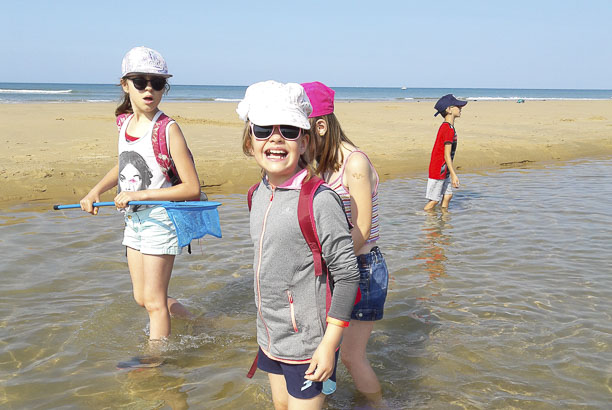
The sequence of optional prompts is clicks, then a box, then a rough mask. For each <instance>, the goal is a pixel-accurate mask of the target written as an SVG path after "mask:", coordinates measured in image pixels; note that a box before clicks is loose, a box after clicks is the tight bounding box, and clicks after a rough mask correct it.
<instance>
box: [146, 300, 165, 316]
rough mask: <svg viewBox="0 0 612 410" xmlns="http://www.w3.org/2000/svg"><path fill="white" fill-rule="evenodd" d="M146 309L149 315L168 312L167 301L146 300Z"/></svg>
mask: <svg viewBox="0 0 612 410" xmlns="http://www.w3.org/2000/svg"><path fill="white" fill-rule="evenodd" d="M143 306H144V308H145V309H147V312H149V313H156V312H161V311H168V305H167V302H166V299H164V300H158V298H152V299H146V300H144V304H143Z"/></svg>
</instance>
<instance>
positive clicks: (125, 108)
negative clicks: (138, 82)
mask: <svg viewBox="0 0 612 410" xmlns="http://www.w3.org/2000/svg"><path fill="white" fill-rule="evenodd" d="M127 79H128V77H122V78H121V80H119V84H117V85H118V86H120V87H122V86H123V85H125V84H126V81H127ZM122 90H123V88H122ZM169 91H170V84H168V81H167V80H166V86H165V87H164V95H166V94H168V92H169ZM133 113H134V109H132V101H130V95H129V94H128V93H126V92H125V91H123V96H122V97H121V102H120V103H119V105H118V106H117V108H115V117H118V116H119V115H121V114H133Z"/></svg>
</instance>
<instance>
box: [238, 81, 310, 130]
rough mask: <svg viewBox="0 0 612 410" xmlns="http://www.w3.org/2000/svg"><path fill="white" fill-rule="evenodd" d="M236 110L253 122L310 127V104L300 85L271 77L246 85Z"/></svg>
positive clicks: (242, 118) (262, 124) (242, 117)
mask: <svg viewBox="0 0 612 410" xmlns="http://www.w3.org/2000/svg"><path fill="white" fill-rule="evenodd" d="M236 112H237V113H238V115H239V116H240V119H241V120H242V121H247V120H250V121H251V122H252V123H253V124H256V125H261V126H268V125H281V124H282V125H293V126H294V127H299V128H302V129H305V130H309V129H310V122H309V121H308V115H310V113H311V112H312V106H311V105H310V101H309V100H308V96H307V95H306V91H304V87H302V86H301V85H299V84H297V83H287V84H283V83H279V82H276V81H272V80H270V81H263V82H260V83H255V84H253V85H251V86H250V87H249V88H247V90H246V93H245V94H244V98H243V99H242V101H240V103H239V104H238V108H236Z"/></svg>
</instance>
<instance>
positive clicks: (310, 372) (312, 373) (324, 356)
mask: <svg viewBox="0 0 612 410" xmlns="http://www.w3.org/2000/svg"><path fill="white" fill-rule="evenodd" d="M335 357H336V352H335V351H334V348H333V346H331V347H328V346H326V345H324V344H323V343H321V344H320V345H319V347H317V350H315V352H314V354H313V355H312V359H311V360H310V366H308V369H307V370H306V374H305V375H304V378H305V379H306V380H311V381H313V382H322V381H325V380H327V379H329V377H330V376H331V375H332V373H333V372H334V360H335Z"/></svg>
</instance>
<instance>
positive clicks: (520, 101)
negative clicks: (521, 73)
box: [516, 98, 525, 104]
mask: <svg viewBox="0 0 612 410" xmlns="http://www.w3.org/2000/svg"><path fill="white" fill-rule="evenodd" d="M516 102H517V103H519V104H522V103H524V102H525V100H523V99H522V98H519V99H518V100H516Z"/></svg>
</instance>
